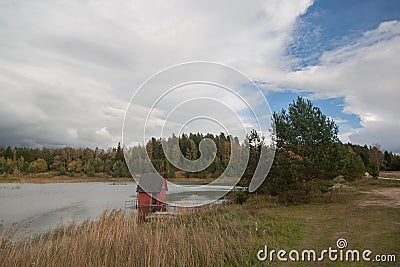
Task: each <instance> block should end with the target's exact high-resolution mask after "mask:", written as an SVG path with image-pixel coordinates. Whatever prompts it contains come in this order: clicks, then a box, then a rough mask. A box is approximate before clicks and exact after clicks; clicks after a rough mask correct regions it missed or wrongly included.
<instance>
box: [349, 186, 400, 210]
mask: <svg viewBox="0 0 400 267" xmlns="http://www.w3.org/2000/svg"><path fill="white" fill-rule="evenodd" d="M366 194H368V195H369V197H367V198H363V199H362V200H358V201H357V204H358V205H360V206H385V207H394V208H400V188H399V187H388V188H383V189H376V190H372V191H370V192H366Z"/></svg>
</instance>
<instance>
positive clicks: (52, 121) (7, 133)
mask: <svg viewBox="0 0 400 267" xmlns="http://www.w3.org/2000/svg"><path fill="white" fill-rule="evenodd" d="M311 4H312V1H310V0H303V1H291V0H286V1H282V0H270V1H237V2H232V1H218V2H216V1H197V2H192V1H168V2H166V1H151V2H150V1H135V2H132V1H119V2H118V3H116V2H114V1H50V0H44V1H28V2H26V1H25V2H23V1H22V2H20V1H18V2H15V1H4V2H3V3H2V4H1V9H0V35H1V36H2V38H1V42H0V70H1V71H0V92H1V93H0V95H1V98H0V117H1V123H0V136H1V140H0V141H1V142H2V143H3V144H4V145H8V144H12V145H27V146H32V145H33V146H41V145H69V146H90V147H93V146H97V145H98V146H103V147H107V146H110V145H115V143H116V142H117V141H118V140H119V139H120V133H121V125H122V116H123V110H124V109H125V107H126V105H127V103H128V101H129V99H130V97H131V94H132V93H133V91H134V90H135V89H136V88H137V87H138V86H139V85H140V84H141V83H142V82H143V81H144V80H145V79H146V78H148V77H149V76H150V75H151V74H153V73H155V72H156V71H158V70H160V69H162V68H164V67H167V66H170V65H172V64H177V63H180V62H184V61H192V60H209V61H218V62H223V63H226V64H232V65H234V66H236V67H238V68H241V69H243V70H244V71H245V72H246V71H247V70H250V69H249V68H248V67H247V66H262V67H263V68H267V69H269V70H271V73H275V72H276V71H277V69H280V68H286V67H287V66H288V65H289V64H287V63H288V61H289V59H286V58H284V59H283V51H284V47H285V45H286V43H287V42H288V41H289V40H290V33H291V30H292V27H293V25H294V23H295V20H296V18H297V17H298V16H299V15H301V14H303V13H304V12H305V11H306V10H307V8H308V7H309V6H310V5H311ZM286 65H287V66H286ZM248 74H249V75H252V73H251V72H249V73H248ZM263 78H265V77H263ZM267 78H268V77H267ZM149 94H151V93H149ZM139 113H140V112H139ZM137 116H141V114H138V115H137ZM142 119H143V118H142ZM68 129H76V132H75V131H71V130H68Z"/></svg>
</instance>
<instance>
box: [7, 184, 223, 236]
mask: <svg viewBox="0 0 400 267" xmlns="http://www.w3.org/2000/svg"><path fill="white" fill-rule="evenodd" d="M182 185H185V187H186V191H188V192H184V193H182V191H183V189H182V188H181V187H180V186H179V185H173V184H170V185H169V187H168V189H169V191H168V194H167V200H168V202H172V203H174V204H177V205H180V204H185V205H187V204H188V203H189V205H191V204H198V203H207V202H210V201H212V200H213V199H215V196H216V195H217V194H220V193H221V191H224V192H225V191H227V190H228V189H229V188H228V187H226V186H214V187H212V188H211V190H209V188H208V189H207V190H205V189H204V190H202V188H201V187H199V185H196V184H187V183H186V184H182ZM187 187H189V188H193V189H192V190H190V189H189V190H187ZM133 198H136V183H134V182H126V183H116V184H113V183H62V184H61V183H60V184H17V183H8V184H0V232H1V231H2V230H3V228H4V226H5V225H10V224H13V223H18V226H19V228H23V229H25V231H28V232H29V233H39V232H43V231H46V230H48V229H49V228H51V227H54V226H56V225H57V224H60V223H67V222H71V221H75V222H81V221H83V220H85V219H89V218H90V219H95V218H96V217H98V216H99V215H100V214H101V212H102V211H104V210H112V209H124V205H125V201H126V200H132V199H133Z"/></svg>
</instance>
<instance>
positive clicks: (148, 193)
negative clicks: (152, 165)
mask: <svg viewBox="0 0 400 267" xmlns="http://www.w3.org/2000/svg"><path fill="white" fill-rule="evenodd" d="M136 191H137V193H138V211H139V215H140V216H146V215H147V214H149V213H151V212H156V211H165V210H166V202H167V191H168V187H167V180H166V178H165V177H162V176H161V175H159V174H158V173H146V174H143V175H142V176H141V177H140V180H139V183H138V186H137V189H136Z"/></svg>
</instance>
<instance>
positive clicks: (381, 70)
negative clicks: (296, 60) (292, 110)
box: [274, 21, 400, 153]
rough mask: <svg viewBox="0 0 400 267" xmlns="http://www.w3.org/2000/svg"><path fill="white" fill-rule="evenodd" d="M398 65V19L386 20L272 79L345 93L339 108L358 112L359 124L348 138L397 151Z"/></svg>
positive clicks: (328, 93) (321, 94)
mask: <svg viewBox="0 0 400 267" xmlns="http://www.w3.org/2000/svg"><path fill="white" fill-rule="evenodd" d="M399 70H400V22H399V21H388V22H382V23H381V24H380V25H379V27H378V28H376V29H373V30H370V31H367V32H365V33H364V34H363V36H361V37H360V38H359V39H357V40H354V42H353V43H352V44H351V45H346V46H344V47H340V48H337V49H335V50H333V51H327V52H324V53H323V54H322V56H321V57H320V63H319V64H318V65H314V66H309V67H306V68H303V69H300V70H299V71H294V72H289V73H281V74H280V75H277V76H276V77H275V84H274V85H275V86H276V87H288V88H295V90H300V91H307V92H312V94H314V96H315V97H317V98H332V97H344V108H343V110H344V112H345V113H351V114H355V115H357V116H359V117H360V120H361V126H362V128H361V129H359V130H357V131H352V132H351V133H349V134H346V136H348V138H349V140H350V141H351V142H354V143H359V144H365V143H366V144H373V143H380V144H382V146H383V148H384V149H391V150H393V151H395V152H398V153H399V152H400V143H399V142H398V139H397V138H396V137H395V135H396V134H398V133H399V132H400V120H399V117H398V116H399V114H400V105H399V99H400V91H399V86H400V72H399ZM343 134H344V133H343Z"/></svg>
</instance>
